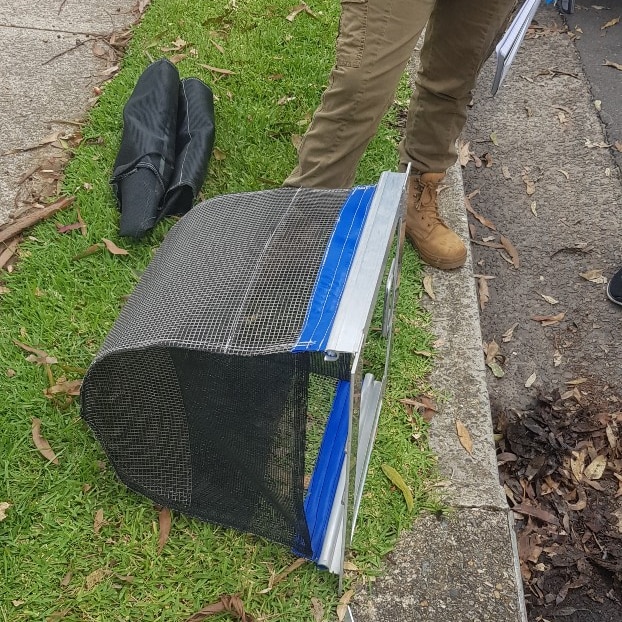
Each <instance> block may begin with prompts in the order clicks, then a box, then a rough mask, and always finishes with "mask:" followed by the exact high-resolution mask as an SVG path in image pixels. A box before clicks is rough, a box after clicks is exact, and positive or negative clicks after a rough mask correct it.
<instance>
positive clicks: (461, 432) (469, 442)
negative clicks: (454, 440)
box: [456, 419, 473, 456]
mask: <svg viewBox="0 0 622 622" xmlns="http://www.w3.org/2000/svg"><path fill="white" fill-rule="evenodd" d="M456 431H457V433H458V440H459V441H460V444H461V445H462V446H463V447H464V449H465V450H466V451H467V453H469V454H470V455H471V456H472V455H473V439H472V438H471V434H470V432H469V431H468V429H467V427H466V426H465V425H464V423H462V421H460V419H456Z"/></svg>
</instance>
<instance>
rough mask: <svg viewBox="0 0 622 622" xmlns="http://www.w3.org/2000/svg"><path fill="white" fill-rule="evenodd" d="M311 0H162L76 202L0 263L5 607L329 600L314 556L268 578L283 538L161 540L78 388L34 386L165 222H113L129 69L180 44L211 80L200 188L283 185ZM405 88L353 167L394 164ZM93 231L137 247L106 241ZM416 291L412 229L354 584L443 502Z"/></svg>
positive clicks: (83, 149) (90, 336) (286, 558)
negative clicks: (137, 225) (126, 226)
mask: <svg viewBox="0 0 622 622" xmlns="http://www.w3.org/2000/svg"><path fill="white" fill-rule="evenodd" d="M308 5H309V7H310V12H305V11H302V12H300V13H298V14H297V15H296V16H295V17H293V18H292V19H291V21H290V20H288V19H287V17H288V15H290V14H291V13H292V9H293V8H294V3H292V2H291V0H272V1H270V2H267V1H266V0H237V1H236V0H229V1H225V0H210V2H209V3H201V2H192V1H191V0H153V2H152V3H151V5H150V7H149V9H148V10H147V12H146V13H145V16H144V19H143V20H142V21H141V23H140V24H139V25H138V26H137V27H136V30H135V33H134V36H133V38H132V41H131V42H130V44H129V46H128V49H127V50H126V54H125V57H124V59H123V62H122V66H121V71H120V72H119V73H118V75H117V76H115V78H114V79H113V80H111V81H110V82H109V83H108V84H106V85H105V87H104V88H103V93H102V95H101V96H100V98H99V100H98V103H97V104H96V105H95V107H94V108H93V110H92V111H91V112H90V114H89V116H88V119H87V122H86V124H85V125H84V127H83V128H82V140H81V142H80V144H79V145H78V146H77V147H76V149H75V153H74V154H73V157H72V160H71V162H70V163H69V165H68V167H67V169H66V171H65V179H64V188H63V193H64V194H65V195H74V196H75V197H76V200H75V203H74V204H73V205H72V206H71V207H70V208H69V209H67V210H66V211H63V212H61V213H59V214H58V215H57V216H56V217H55V218H53V219H51V220H50V221H48V222H45V223H42V224H40V225H38V226H37V227H35V228H34V229H32V230H30V231H29V232H28V235H27V236H26V237H25V238H24V240H23V242H22V243H21V244H20V247H19V250H18V255H19V261H18V262H17V263H16V264H15V266H14V269H13V271H12V272H10V273H9V272H3V273H0V314H1V317H2V322H1V323H0V395H1V396H2V406H1V407H0V413H1V425H0V467H1V469H2V473H3V479H2V484H1V485H0V508H3V507H4V508H5V509H4V512H3V511H0V550H1V555H2V557H1V573H2V574H1V575H0V621H2V622H5V621H6V622H21V621H26V620H46V621H47V620H49V621H50V622H51V621H52V620H54V621H55V620H64V621H68V622H73V621H76V622H77V621H85V620H86V621H101V622H104V621H105V622H117V621H125V620H126V621H131V622H138V621H145V622H147V621H149V622H153V621H155V620H157V621H167V622H168V621H170V622H177V621H183V620H186V619H187V618H188V617H189V616H190V615H191V614H192V613H193V612H195V611H197V610H199V609H201V608H202V607H204V606H205V605H206V604H209V603H212V602H216V601H218V599H219V597H220V596H221V595H223V594H237V595H238V596H239V597H240V598H241V600H242V601H243V603H244V606H245V608H246V610H247V611H248V612H249V613H250V614H252V615H253V616H254V617H255V618H256V619H257V620H266V621H267V620H277V621H284V622H299V621H300V622H303V621H316V622H317V621H318V620H333V619H335V609H336V606H337V602H338V594H337V579H336V578H335V577H334V576H332V575H329V574H328V573H325V572H321V571H319V570H317V569H316V568H315V567H314V566H312V565H311V564H310V563H305V564H303V565H302V566H301V567H299V568H297V569H296V570H295V571H293V572H291V573H290V574H289V575H288V576H287V577H286V578H284V579H283V580H282V581H280V582H279V583H278V584H277V585H274V587H271V589H268V588H269V586H270V585H271V580H273V579H274V576H275V575H276V574H278V573H280V572H281V571H283V569H285V568H287V567H288V566H289V565H290V564H291V563H292V562H293V561H294V560H295V557H294V556H293V555H292V554H291V552H290V551H288V550H286V549H284V548H283V547H281V546H279V545H276V544H273V543H270V542H267V541H265V540H262V539H260V538H257V537H254V536H250V535H247V534H241V533H238V532H235V531H232V530H227V529H223V528H220V527H216V526H213V525H210V524H206V523H201V522H199V521H197V520H194V519H191V518H187V517H184V516H182V515H180V514H177V513H174V514H173V516H172V525H171V531H170V536H169V538H168V540H167V541H166V542H165V544H164V546H163V548H162V550H161V551H159V540H160V525H159V523H158V519H159V509H158V508H156V507H154V505H153V503H152V502H151V501H149V500H148V499H145V498H143V497H141V496H139V495H137V494H135V493H133V492H130V491H129V490H128V489H127V488H125V486H124V485H122V484H121V483H120V481H119V480H118V479H117V477H116V476H115V473H114V471H113V470H112V468H111V467H110V466H109V464H108V462H107V460H106V456H105V454H104V452H103V450H102V449H101V447H100V446H99V445H98V443H97V442H96V441H95V439H94V437H93V435H92V434H91V432H90V430H89V429H88V428H87V426H86V425H85V424H84V423H83V422H82V420H81V419H80V412H79V403H78V398H77V397H75V396H71V395H67V394H64V393H58V394H50V392H49V391H48V394H47V395H46V393H45V391H46V389H48V390H49V388H50V387H52V386H55V385H56V386H58V384H60V383H62V382H63V381H68V382H70V381H74V380H75V381H77V380H79V379H81V377H82V376H83V374H84V372H85V370H86V368H87V367H88V365H89V363H90V361H91V360H92V358H93V357H94V356H95V354H96V353H97V351H98V349H99V347H100V345H101V343H102V342H103V340H104V337H105V336H106V334H107V332H108V331H109V329H110V327H111V325H112V323H113V322H114V320H115V318H116V317H117V315H118V313H119V310H120V308H121V306H122V304H123V301H124V299H125V297H126V296H127V295H128V294H129V293H130V292H131V291H132V289H133V287H134V286H135V284H136V283H137V281H138V279H139V278H140V274H141V272H142V271H143V270H144V268H145V267H146V265H147V264H148V263H149V261H150V259H151V257H152V256H153V252H154V250H155V249H156V248H157V247H158V245H159V244H160V243H161V241H162V239H163V238H164V236H165V234H166V231H167V230H168V229H169V228H170V227H171V225H172V224H173V222H172V221H171V220H169V221H166V222H163V223H161V224H160V225H158V226H157V227H156V229H155V230H154V231H153V232H152V233H151V234H149V235H148V236H147V237H146V238H145V239H143V240H141V241H139V242H131V241H128V240H127V239H123V238H120V237H119V236H118V211H117V209H116V205H115V202H114V198H113V195H112V192H111V189H110V186H109V178H110V175H111V171H112V166H113V162H114V159H115V156H116V152H117V149H118V147H119V144H120V139H121V132H122V109H123V105H124V103H125V101H127V98H128V97H129V95H130V93H131V91H132V89H133V87H134V85H135V83H136V80H137V78H138V76H139V75H140V74H141V72H142V71H143V70H144V69H145V67H146V66H147V65H148V64H149V63H150V62H151V61H152V60H156V59H158V58H160V57H162V56H168V57H169V58H171V57H175V56H176V55H183V58H180V59H178V58H175V59H174V60H175V61H176V62H177V67H178V69H179V72H180V74H181V76H182V77H185V76H196V77H199V78H201V79H203V80H204V81H205V82H206V83H207V84H208V85H210V87H211V88H212V90H213V92H214V95H215V108H216V150H215V152H214V155H213V157H212V160H211V162H210V171H209V175H208V177H207V180H206V183H205V185H204V188H203V198H209V197H212V196H217V195H221V194H225V193H231V192H241V191H253V190H261V189H266V188H273V187H277V186H279V185H280V183H281V182H282V180H283V179H284V178H285V177H286V175H287V174H288V173H289V171H290V170H291V169H292V168H293V166H294V164H295V161H296V151H295V147H294V144H295V142H296V137H297V136H300V135H301V134H303V133H304V131H305V129H306V127H307V125H308V123H309V121H310V119H311V115H312V113H313V110H314V109H315V108H316V106H317V105H318V103H319V100H320V95H321V93H322V91H323V88H324V86H325V84H326V80H327V77H328V73H329V70H330V67H331V64H332V62H333V58H334V38H335V33H336V29H337V22H338V16H339V3H337V2H334V1H332V0H313V1H312V2H309V3H308ZM206 66H208V67H212V68H218V69H224V70H227V72H232V73H226V72H222V71H214V70H211V69H208V68H206ZM398 99H399V100H402V101H401V103H397V104H396V106H394V107H393V108H392V109H391V110H390V111H389V113H388V114H387V117H386V118H385V120H384V121H383V124H382V127H381V129H380V131H379V133H378V135H377V137H376V139H375V140H374V141H373V143H372V144H371V145H370V147H369V149H368V152H367V154H366V156H365V158H364V160H363V162H362V163H361V166H360V169H359V177H358V182H360V183H375V182H376V181H377V180H378V177H379V174H380V172H382V171H384V170H394V169H395V165H396V142H397V139H398V130H397V123H396V119H397V116H398V113H399V111H400V110H401V109H403V107H404V106H405V103H404V102H405V100H406V99H407V89H406V87H405V86H403V87H402V88H401V90H400V93H399V94H398ZM78 210H79V213H78ZM79 218H82V219H83V221H84V223H85V225H86V231H85V235H83V233H82V232H81V231H80V229H76V230H73V231H70V232H68V233H64V234H61V233H59V231H58V228H57V226H56V225H69V224H72V223H75V222H76V221H77V220H78V219H79ZM103 239H108V240H112V241H113V242H114V243H115V244H116V245H118V246H119V247H121V248H123V249H126V250H127V251H128V253H129V254H127V255H118V254H113V253H110V252H108V251H107V250H106V249H105V248H104V247H103V244H101V243H102V240H103ZM94 244H100V245H101V246H100V248H98V250H97V252H94V253H92V254H88V255H86V256H83V257H82V258H79V259H76V257H77V256H80V255H81V254H84V251H85V250H86V249H88V248H89V247H91V246H92V245H94ZM421 295H422V287H421V265H420V263H419V260H418V258H417V256H416V254H415V253H414V252H413V251H412V249H411V248H410V247H408V248H406V252H405V257H404V262H403V274H402V280H401V285H400V299H399V303H398V308H397V311H396V322H395V324H396V325H395V337H394V343H393V356H392V363H391V369H390V379H389V384H388V387H387V393H386V397H385V400H384V406H383V411H382V414H381V421H380V426H379V430H378V437H377V441H376V445H375V450H374V452H373V454H372V459H371V464H370V468H369V475H368V480H367V485H366V491H365V493H364V497H363V503H362V506H361V510H360V514H359V519H358V530H357V533H356V537H355V541H354V544H353V547H352V549H351V552H350V561H351V567H352V568H353V570H351V571H349V572H348V573H347V578H346V582H347V585H348V586H353V585H356V586H362V588H363V589H364V587H365V585H366V584H368V583H369V582H370V581H372V580H373V577H374V575H377V574H378V573H379V572H381V566H382V556H383V555H384V554H386V553H387V552H388V551H390V550H391V548H392V547H393V545H394V543H395V540H396V537H397V535H398V534H399V532H400V530H402V529H403V528H406V527H408V526H409V525H410V524H411V522H412V520H413V517H414V516H415V515H416V514H417V513H418V512H420V511H421V510H423V509H432V510H436V509H438V508H439V504H438V502H437V501H436V500H435V499H434V497H433V496H432V495H431V493H430V490H431V486H430V483H431V482H432V480H433V478H434V476H435V459H434V456H433V455H432V454H431V452H430V450H429V449H428V447H427V430H426V424H425V423H424V422H423V420H422V419H421V417H420V416H419V415H418V413H417V412H414V413H413V412H410V411H409V410H408V408H407V406H405V405H404V404H403V403H402V402H400V400H402V399H403V398H415V397H417V396H419V395H421V394H422V393H424V392H425V391H426V390H428V387H427V385H426V380H425V376H426V373H427V372H428V371H429V369H430V365H431V358H430V357H429V356H425V355H421V354H417V352H424V353H426V352H431V351H432V350H433V345H432V343H433V341H434V338H433V336H432V335H431V334H430V333H429V331H428V329H427V326H428V318H427V317H426V315H425V313H424V312H423V311H422V310H421V308H420V307H419V302H418V301H419V299H420V297H421ZM16 342H18V343H16ZM24 346H28V347H29V348H35V349H38V350H42V351H44V353H41V352H39V353H33V352H32V351H27V350H26V349H25V348H24ZM375 347H376V346H375V345H374V344H372V346H371V349H372V350H374V349H375ZM378 349H380V347H379V346H378ZM46 357H49V358H46ZM372 362H373V361H372ZM34 419H38V420H40V421H41V434H42V436H43V437H44V438H45V439H46V440H47V441H48V442H49V444H50V446H51V448H52V449H53V450H54V452H55V454H56V456H57V458H58V463H57V464H55V463H53V462H50V461H49V460H46V459H44V457H43V456H42V455H41V454H40V452H39V451H38V450H37V449H36V448H35V445H34V442H33V437H32V425H33V420H34ZM383 464H388V465H390V466H392V467H394V468H395V469H396V470H397V471H398V472H399V473H400V475H401V476H402V477H403V479H404V480H405V481H406V483H407V484H408V486H409V487H410V489H411V491H412V494H413V498H414V510H413V512H409V511H408V510H407V508H406V504H405V502H404V497H403V496H402V494H401V492H400V491H399V489H397V488H396V487H395V486H393V485H392V484H391V482H390V481H389V480H388V479H387V477H386V476H385V475H384V473H383V471H382V468H381V466H382V465H383ZM7 505H8V507H6V506H7ZM3 513H4V514H5V515H6V516H5V517H4V518H3V517H2V516H3ZM322 611H323V614H322V613H321V612H322ZM211 619H214V620H225V619H230V618H227V616H226V615H218V616H215V617H214V618H211Z"/></svg>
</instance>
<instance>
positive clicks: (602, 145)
mask: <svg viewBox="0 0 622 622" xmlns="http://www.w3.org/2000/svg"><path fill="white" fill-rule="evenodd" d="M585 146H586V147H587V148H588V149H608V148H609V147H611V145H609V144H607V143H605V142H603V141H602V140H601V141H599V142H592V141H591V140H590V139H589V138H586V139H585Z"/></svg>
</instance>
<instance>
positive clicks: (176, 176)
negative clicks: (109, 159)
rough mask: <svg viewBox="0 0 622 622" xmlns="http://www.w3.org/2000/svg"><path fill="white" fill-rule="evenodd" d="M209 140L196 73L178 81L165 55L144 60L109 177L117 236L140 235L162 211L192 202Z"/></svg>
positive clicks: (207, 94)
mask: <svg viewBox="0 0 622 622" xmlns="http://www.w3.org/2000/svg"><path fill="white" fill-rule="evenodd" d="M213 142H214V106H213V96H212V92H211V90H210V89H209V87H208V86H207V85H205V84H203V83H202V82H201V81H200V80H198V79H196V78H194V79H185V80H182V81H181V82H180V80H179V72H178V71H177V68H176V67H175V65H173V64H172V63H171V62H170V61H168V60H166V59H161V60H158V61H156V62H154V63H152V64H151V65H149V66H148V67H147V69H146V70H145V71H144V72H143V73H142V75H141V76H140V78H139V79H138V82H137V83H136V87H135V88H134V91H133V92H132V95H131V96H130V98H129V100H128V101H127V103H126V104H125V107H124V109H123V138H122V140H121V147H120V149H119V153H118V155H117V158H116V161H115V164H114V170H113V175H112V179H111V184H112V187H113V190H114V193H115V195H116V197H117V201H118V204H119V209H120V210H121V222H120V233H121V235H123V236H130V237H134V238H140V237H142V236H143V235H145V233H146V232H147V231H148V230H149V229H151V228H152V227H153V226H154V225H155V224H156V223H157V222H158V221H159V220H160V219H161V218H162V217H164V216H165V215H167V214H183V213H185V212H187V211H188V210H189V209H190V208H191V207H192V202H193V200H194V198H195V197H196V195H197V193H198V191H199V190H200V188H201V185H202V183H203V180H204V179H205V174H206V172H207V164H208V162H209V158H210V156H211V151H212V147H213Z"/></svg>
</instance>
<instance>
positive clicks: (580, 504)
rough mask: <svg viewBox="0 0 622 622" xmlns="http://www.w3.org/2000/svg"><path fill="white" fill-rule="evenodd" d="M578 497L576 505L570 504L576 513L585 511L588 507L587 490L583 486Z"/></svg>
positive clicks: (579, 489)
mask: <svg viewBox="0 0 622 622" xmlns="http://www.w3.org/2000/svg"><path fill="white" fill-rule="evenodd" d="M577 496H578V497H579V498H578V500H577V502H576V503H569V504H568V507H569V508H570V509H571V510H574V511H575V512H579V511H581V510H584V509H585V508H586V507H587V495H586V494H585V490H583V488H582V487H581V486H579V487H578V488H577Z"/></svg>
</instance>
